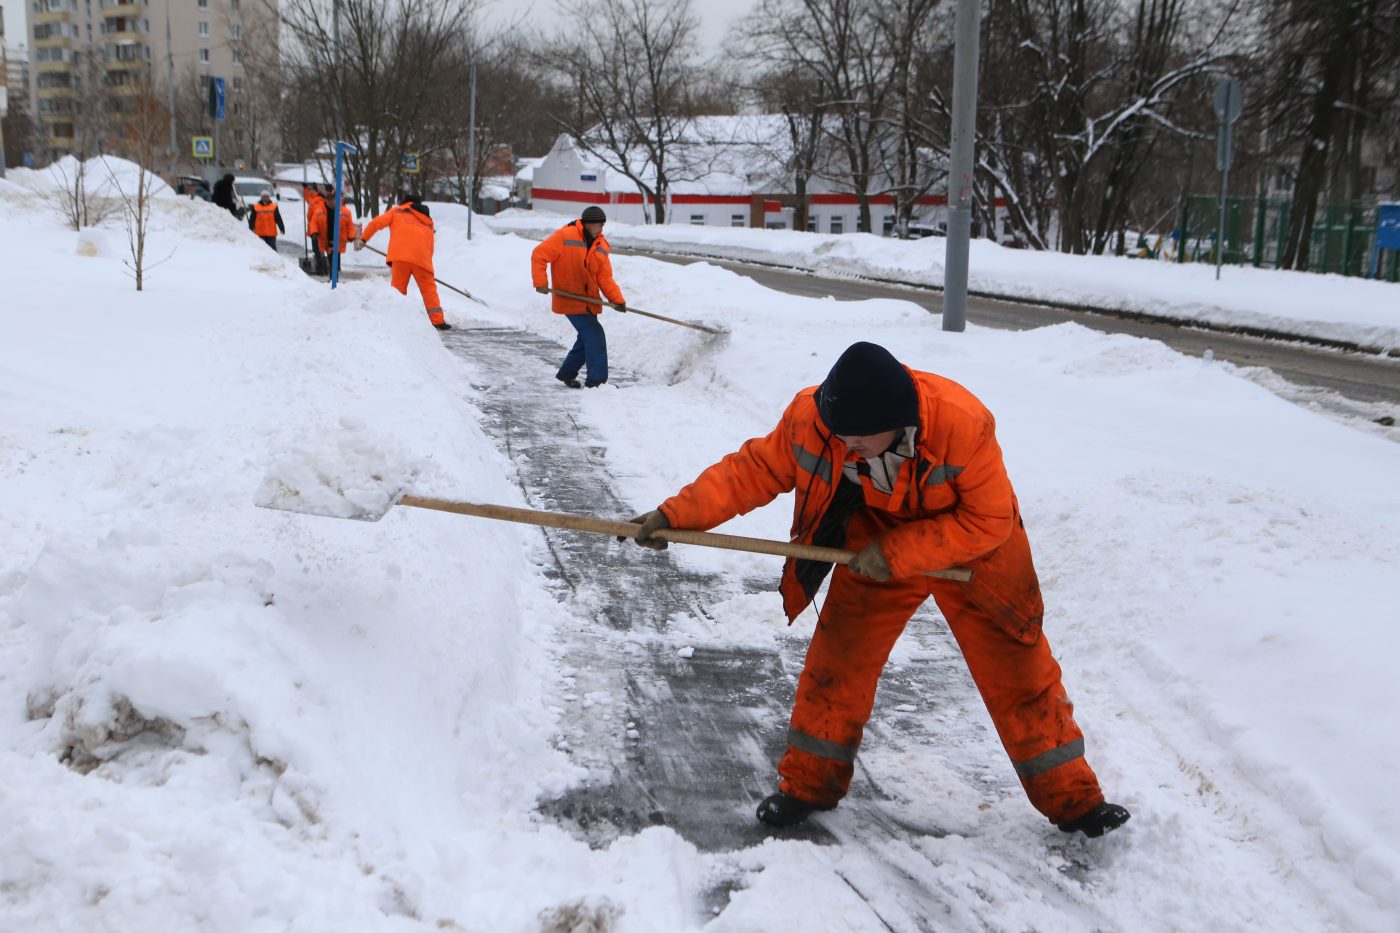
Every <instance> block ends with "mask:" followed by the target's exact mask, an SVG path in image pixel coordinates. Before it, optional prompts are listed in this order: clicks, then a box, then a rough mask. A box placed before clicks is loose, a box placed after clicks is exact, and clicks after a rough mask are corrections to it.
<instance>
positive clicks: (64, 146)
mask: <svg viewBox="0 0 1400 933" xmlns="http://www.w3.org/2000/svg"><path fill="white" fill-rule="evenodd" d="M253 35H257V36H259V37H260V41H266V42H271V43H273V44H274V47H275V43H276V41H277V13H276V4H275V3H268V2H265V0H30V6H29V38H30V59H31V62H30V66H31V68H32V69H33V77H34V82H33V91H32V97H31V103H32V112H33V114H34V117H35V119H36V120H37V121H38V123H39V125H40V129H41V133H42V134H43V135H44V136H45V141H46V143H47V145H48V147H49V149H50V150H51V152H52V153H54V154H57V153H61V152H65V151H72V150H74V149H76V148H78V144H79V142H80V136H81V134H82V133H83V132H84V114H85V108H86V113H87V115H88V116H91V115H92V114H91V111H92V110H93V109H96V108H102V109H105V110H106V111H107V112H109V113H112V112H120V111H121V109H122V105H121V98H122V97H123V96H127V95H130V94H133V93H135V92H136V90H137V89H136V86H135V85H136V82H137V79H138V77H139V75H140V73H141V72H143V71H149V72H150V74H151V75H152V77H153V78H154V80H155V83H156V84H157V85H159V86H161V87H165V86H166V85H167V82H171V83H173V84H174V86H175V87H176V89H177V91H178V92H180V93H190V92H192V90H193V86H192V82H189V81H188V80H187V79H188V77H189V75H190V73H191V72H193V73H194V74H196V75H198V78H199V80H200V82H201V83H206V82H207V81H208V80H209V79H210V78H212V77H220V78H223V79H224V83H225V99H226V106H227V111H228V112H229V113H230V114H233V113H236V112H237V111H238V110H239V109H241V102H240V100H239V98H240V94H241V93H242V92H243V91H244V89H245V85H246V83H247V73H246V71H245V64H244V61H243V53H244V47H245V46H244V40H245V39H246V38H248V37H250V36H253ZM239 132H241V131H240V130H234V131H232V133H231V134H230V135H232V136H233V137H234V138H232V139H230V140H229V143H230V144H231V145H230V146H229V149H233V148H235V147H236V146H237V144H238V139H237V135H236V134H237V133H239ZM177 143H178V144H180V145H184V146H187V145H188V142H187V141H186V140H178V141H177Z"/></svg>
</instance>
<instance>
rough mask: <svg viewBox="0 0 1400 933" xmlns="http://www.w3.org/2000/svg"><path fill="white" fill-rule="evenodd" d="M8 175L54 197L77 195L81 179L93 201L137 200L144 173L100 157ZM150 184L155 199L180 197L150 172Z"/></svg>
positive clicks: (59, 162)
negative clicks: (61, 193)
mask: <svg viewBox="0 0 1400 933" xmlns="http://www.w3.org/2000/svg"><path fill="white" fill-rule="evenodd" d="M7 174H8V175H9V180H10V181H11V182H13V183H15V184H16V185H18V186H20V187H22V188H25V189H27V190H30V191H34V192H36V193H38V194H42V195H49V196H53V195H56V194H59V193H60V192H63V191H72V192H76V191H77V185H78V182H79V179H80V178H81V181H82V185H83V190H84V191H85V192H86V193H87V196H88V197H92V198H120V197H122V196H123V194H125V196H127V197H130V198H134V197H135V196H136V189H137V185H138V183H139V181H140V179H141V175H142V170H141V167H140V166H139V165H137V164H136V163H135V162H132V161H130V160H128V159H122V158H119V157H117V156H111V155H99V156H93V157H91V158H89V159H83V160H79V159H78V158H76V157H75V156H71V155H65V156H62V157H60V158H58V159H56V160H55V161H54V162H52V163H50V164H49V165H47V166H45V167H43V168H37V169H29V168H13V169H9V170H8V172H7ZM145 175H146V182H147V184H148V185H149V186H150V188H149V191H150V195H151V196H152V197H156V198H173V197H176V194H175V189H173V188H171V187H170V186H169V185H168V184H166V183H165V182H164V181H163V180H162V179H161V178H160V176H158V175H156V174H154V173H152V172H146V173H145Z"/></svg>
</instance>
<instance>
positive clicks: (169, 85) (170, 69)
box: [165, 0, 179, 172]
mask: <svg viewBox="0 0 1400 933" xmlns="http://www.w3.org/2000/svg"><path fill="white" fill-rule="evenodd" d="M173 2H174V0H165V90H166V106H167V107H169V108H170V168H171V170H172V172H173V170H174V168H175V153H176V152H178V151H179V149H178V146H179V143H178V142H177V141H176V139H175V51H174V48H173V46H172V45H171V42H170V4H171V3H173Z"/></svg>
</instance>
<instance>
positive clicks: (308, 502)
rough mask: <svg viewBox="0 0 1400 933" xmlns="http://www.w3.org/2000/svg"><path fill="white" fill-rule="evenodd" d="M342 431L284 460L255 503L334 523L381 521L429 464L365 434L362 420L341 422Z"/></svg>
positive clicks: (275, 467)
mask: <svg viewBox="0 0 1400 933" xmlns="http://www.w3.org/2000/svg"><path fill="white" fill-rule="evenodd" d="M340 428H341V429H340V431H339V432H337V433H335V434H333V435H330V436H327V437H324V438H321V439H319V440H317V441H313V442H309V443H307V444H305V445H302V446H299V447H297V448H295V449H293V450H291V451H289V452H288V453H287V454H286V455H284V456H283V457H281V458H280V459H279V460H278V461H277V462H276V463H275V464H274V465H273V467H272V469H271V470H270V471H269V472H268V474H267V475H266V476H265V477H264V478H263V481H262V483H261V484H260V485H259V486H258V490H257V493H256V494H255V496H254V500H253V501H254V502H255V504H257V505H259V506H261V507H263V508H269V509H287V510H289V511H293V512H307V513H309V514H312V515H325V516H329V517H332V518H355V519H361V520H368V521H377V520H379V519H380V518H382V517H383V515H384V513H385V512H387V511H388V510H389V508H390V507H391V506H392V505H393V504H394V502H395V500H396V499H397V498H398V496H399V495H400V493H402V492H403V489H404V487H405V486H407V485H408V484H409V483H410V482H411V481H412V480H413V478H414V477H415V476H416V475H417V474H418V473H419V472H420V471H421V470H422V469H423V466H424V463H425V459H424V458H415V457H413V456H411V455H409V454H408V453H407V452H405V451H404V450H402V449H401V448H400V447H399V445H398V444H397V443H396V442H394V441H393V440H392V439H390V438H387V437H383V436H380V435H378V434H376V433H375V432H371V431H365V430H364V424H363V422H362V421H360V420H359V419H357V418H353V417H351V416H345V417H343V418H341V423H340Z"/></svg>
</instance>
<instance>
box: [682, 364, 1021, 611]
mask: <svg viewBox="0 0 1400 933" xmlns="http://www.w3.org/2000/svg"><path fill="white" fill-rule="evenodd" d="M910 375H911V376H913V378H914V383H915V386H916V388H917V390H918V395H919V425H918V433H917V435H916V436H915V440H914V448H915V455H914V456H913V457H911V458H910V459H908V460H906V461H904V463H903V465H902V466H901V468H900V471H899V473H898V474H897V475H896V477H895V480H894V482H893V484H892V491H891V492H890V493H883V492H881V491H880V490H879V489H877V488H876V487H875V486H874V484H873V483H872V481H871V479H870V477H869V476H861V478H860V479H861V487H862V492H863V494H864V506H865V507H866V508H867V509H868V510H871V512H872V513H873V517H875V518H877V519H878V520H879V522H878V523H879V524H880V525H881V526H882V527H884V528H885V530H884V532H883V534H881V535H880V536H879V540H880V546H881V551H882V552H883V554H884V556H885V560H886V562H887V563H888V564H889V566H890V572H891V574H892V575H893V576H894V577H896V578H897V577H912V576H916V575H919V574H922V573H923V572H924V571H926V570H942V569H946V568H948V567H952V566H955V565H961V566H967V567H969V568H971V569H972V574H973V576H972V580H971V581H970V582H968V583H963V584H953V585H960V586H964V587H967V594H968V596H969V598H971V599H972V600H973V601H974V602H976V603H977V604H978V605H980V606H982V607H983V608H984V609H985V610H986V611H988V612H989V613H991V614H992V615H993V616H995V617H998V618H1002V619H1005V622H1006V624H1007V625H1008V627H1009V628H1011V629H1012V630H1013V631H1015V630H1016V629H1020V628H1024V627H1026V626H1029V625H1032V624H1034V625H1035V626H1038V625H1039V624H1040V615H1041V613H1042V612H1043V606H1042V605H1041V602H1040V590H1039V583H1038V581H1037V580H1036V577H1035V570H1034V566H1033V565H1032V564H1031V561H1030V551H1029V547H1026V546H1021V545H1022V544H1023V543H1024V540H1025V535H1024V532H1021V533H1020V534H1019V535H1017V536H1016V541H1014V542H1013V543H1012V545H1008V546H1007V547H1006V548H1003V547H1002V545H1003V544H1005V543H1007V542H1008V541H1009V540H1010V539H1012V538H1013V532H1015V531H1018V530H1019V528H1020V525H1021V521H1020V512H1019V508H1018V506H1017V503H1016V495H1015V493H1014V492H1013V491H1012V488H1011V480H1010V478H1009V477H1008V476H1007V475H1006V467H1005V465H1004V464H1003V463H1002V456H1001V447H1000V446H999V445H998V444H997V439H996V421H995V419H994V418H993V417H992V414H991V412H989V411H988V410H987V409H986V407H984V406H983V405H982V403H981V402H980V401H979V400H978V399H977V397H976V396H974V395H973V394H972V393H971V392H969V391H968V390H967V389H965V388H963V387H962V386H960V385H958V384H957V383H956V382H953V381H952V380H951V379H945V378H943V377H942V376H937V375H934V374H932V373H924V372H918V371H915V370H910ZM817 388H818V387H816V386H812V387H810V388H807V389H803V390H802V391H801V392H799V393H797V397H796V398H794V399H793V400H792V403H791V404H790V405H789V406H788V407H787V410H786V411H785V412H783V418H782V421H781V422H780V423H779V424H778V426H777V427H776V428H774V429H773V431H772V432H771V433H769V434H768V435H767V436H766V437H757V438H754V439H752V440H750V441H746V442H745V443H744V444H743V446H741V447H740V448H739V449H738V450H737V451H736V452H734V453H732V454H730V455H729V456H727V457H725V458H724V459H723V460H721V461H720V462H719V463H716V464H715V465H714V466H711V467H709V468H708V469H707V470H705V471H704V472H703V473H701V474H700V476H699V477H697V478H696V480H695V482H693V483H691V484H690V485H689V486H686V487H685V488H684V489H682V490H681V491H680V492H679V493H677V494H676V495H674V496H672V497H671V498H669V499H667V500H666V501H665V502H663V503H662V504H661V506H660V508H661V511H662V512H664V513H665V515H666V517H667V518H668V519H669V520H670V522H671V525H672V526H673V527H675V528H689V529H696V530H701V531H704V530H707V529H710V528H713V527H714V526H716V525H719V524H721V523H723V522H725V521H727V520H729V519H730V518H732V517H733V516H735V515H743V514H744V513H746V512H749V511H752V510H753V509H756V508H758V507H759V506H761V505H765V504H766V503H768V502H771V501H772V500H773V499H775V498H776V497H777V496H778V495H780V494H782V493H785V492H791V491H793V490H796V492H797V495H796V496H795V502H794V510H793V522H792V530H791V539H792V540H793V541H795V542H799V543H802V544H810V543H811V542H812V536H813V535H814V534H815V533H816V530H817V527H818V525H819V524H820V523H821V520H822V516H823V515H824V514H825V513H826V510H827V509H828V507H829V506H830V505H831V503H832V501H833V500H834V498H835V496H836V486H837V484H838V483H839V482H840V481H841V476H842V467H843V464H844V463H845V462H846V460H847V459H848V455H847V452H846V445H845V444H844V443H843V442H842V441H841V440H840V439H839V438H837V437H836V436H835V435H834V434H831V433H830V432H828V431H827V429H826V426H825V425H824V424H822V421H821V418H820V416H819V415H818V414H817V403H816V398H815V396H816V391H817ZM849 459H851V460H853V461H858V460H859V458H858V457H856V456H854V455H851V456H850V457H849ZM861 543H864V542H861ZM827 569H829V568H827ZM824 576H825V572H824V571H823V572H822V573H821V574H820V575H818V576H816V578H815V581H813V579H812V577H811V575H810V574H807V575H804V578H805V579H806V580H807V583H805V584H804V583H802V582H800V581H799V580H798V574H797V568H796V561H795V560H794V559H792V558H789V559H788V560H787V563H786V564H785V566H784V567H783V579H782V583H781V584H780V587H779V588H780V590H781V591H782V594H783V608H784V610H785V611H786V612H787V616H788V619H789V620H792V619H795V618H796V617H797V615H798V614H799V613H801V612H802V610H803V609H805V608H806V607H807V605H808V604H809V603H810V602H811V601H812V598H813V596H815V595H816V591H817V588H818V587H819V586H820V584H821V580H822V578H823V577H824ZM930 579H932V578H930ZM1008 613H1009V614H1011V615H1014V616H1015V617H1016V618H1014V619H1008V618H1006V617H1007V615H1008Z"/></svg>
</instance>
